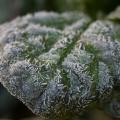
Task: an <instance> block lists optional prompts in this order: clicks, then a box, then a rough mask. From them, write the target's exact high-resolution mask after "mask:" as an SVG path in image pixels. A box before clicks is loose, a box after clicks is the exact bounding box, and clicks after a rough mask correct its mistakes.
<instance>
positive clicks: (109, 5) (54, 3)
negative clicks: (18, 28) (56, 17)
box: [0, 0, 120, 23]
mask: <svg viewBox="0 0 120 120" xmlns="http://www.w3.org/2000/svg"><path fill="white" fill-rule="evenodd" d="M118 5H120V0H0V23H2V22H5V21H8V20H11V19H13V18H15V17H16V16H21V15H25V14H27V13H31V12H35V11H40V10H45V11H57V12H62V11H70V10H82V11H84V12H86V13H88V14H89V15H90V16H92V18H94V19H95V18H97V17H98V16H100V15H106V14H108V13H109V12H110V11H112V10H114V9H115V8H116V6H118Z"/></svg>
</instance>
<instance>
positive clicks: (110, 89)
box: [0, 12, 120, 119]
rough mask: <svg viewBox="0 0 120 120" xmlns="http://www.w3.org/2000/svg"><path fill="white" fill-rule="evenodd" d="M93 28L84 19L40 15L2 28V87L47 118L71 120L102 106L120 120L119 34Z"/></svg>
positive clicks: (98, 24) (110, 27)
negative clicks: (70, 119)
mask: <svg viewBox="0 0 120 120" xmlns="http://www.w3.org/2000/svg"><path fill="white" fill-rule="evenodd" d="M90 22H91V19H90V18H89V17H88V16H86V15H84V14H82V13H72V12H71V13H62V14H57V13H46V12H40V13H35V14H34V15H27V16H25V17H22V18H17V19H15V20H14V21H12V22H10V23H5V24H3V25H1V26H0V35H1V38H0V49H1V51H0V82H1V83H2V84H3V86H4V87H6V88H7V90H8V91H9V92H10V93H11V94H12V95H13V96H15V97H17V98H18V99H19V100H21V101H22V102H23V103H24V104H25V105H26V106H27V107H28V108H29V109H30V110H31V111H33V113H35V114H38V115H40V116H43V117H49V118H52V119H53V118H55V119H56V118H57V119H67V118H72V117H74V116H80V113H81V112H82V111H84V110H86V109H87V110H88V109H91V108H98V107H99V106H101V107H102V108H103V109H104V108H105V110H106V106H107V108H108V107H109V111H110V112H112V114H113V116H116V117H120V111H119V110H120V107H119V106H120V104H119V100H120V99H119V97H118V96H119V87H120V62H119V60H120V42H119V39H118V37H117V36H118V34H119V32H118V33H117V31H118V28H117V27H116V24H114V23H113V22H110V21H100V20H98V21H95V22H93V23H91V24H90ZM89 24H90V25H89ZM116 88H118V89H117V90H116ZM110 98H111V99H110ZM104 103H106V106H104ZM115 105H117V106H118V108H117V110H116V109H114V106H115ZM107 111H108V110H107Z"/></svg>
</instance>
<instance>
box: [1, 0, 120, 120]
mask: <svg viewBox="0 0 120 120" xmlns="http://www.w3.org/2000/svg"><path fill="white" fill-rule="evenodd" d="M119 5H120V0H0V23H1V24H2V23H4V22H8V21H10V20H12V19H14V18H15V17H17V16H23V15H25V14H27V13H34V12H36V11H43V10H44V11H56V12H62V11H73V10H75V11H76V10H78V11H84V12H85V13H87V14H88V15H90V16H91V17H92V18H93V19H97V18H99V17H102V16H105V15H107V14H108V13H109V12H111V11H113V10H114V9H115V8H116V7H117V6H119ZM91 116H92V117H91ZM28 117H35V115H33V114H32V113H31V111H29V110H28V109H27V108H26V107H25V106H24V105H23V104H22V103H21V102H20V101H18V100H17V99H15V98H14V97H13V96H11V95H10V94H9V93H8V92H7V90H6V89H5V88H3V87H2V85H0V120H2V119H3V118H9V119H11V120H21V119H24V118H28ZM83 117H84V120H88V119H89V120H101V119H102V120H115V119H114V118H112V117H111V116H109V115H107V114H106V113H103V112H102V111H99V110H93V111H91V113H86V114H85V116H83Z"/></svg>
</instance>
